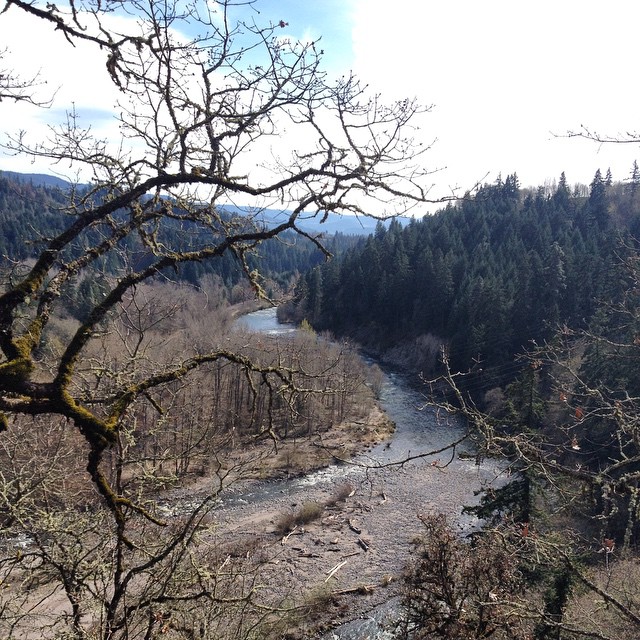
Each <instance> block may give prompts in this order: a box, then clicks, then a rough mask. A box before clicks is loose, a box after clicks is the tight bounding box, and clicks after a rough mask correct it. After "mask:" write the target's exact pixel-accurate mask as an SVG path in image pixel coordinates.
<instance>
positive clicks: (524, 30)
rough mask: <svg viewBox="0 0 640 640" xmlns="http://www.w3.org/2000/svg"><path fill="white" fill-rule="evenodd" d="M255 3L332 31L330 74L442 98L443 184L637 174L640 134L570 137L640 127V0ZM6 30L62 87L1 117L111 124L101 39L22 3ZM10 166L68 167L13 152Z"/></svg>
mask: <svg viewBox="0 0 640 640" xmlns="http://www.w3.org/2000/svg"><path fill="white" fill-rule="evenodd" d="M255 8H256V13H255V14H253V17H255V20H256V22H260V21H262V20H271V21H274V22H277V21H279V20H284V21H286V22H287V23H288V26H287V27H286V32H287V34H288V35H290V36H291V37H293V38H297V39H301V40H305V41H308V40H310V39H313V40H315V39H317V38H319V37H321V38H322V39H321V48H322V49H323V50H324V51H325V56H324V65H325V69H326V71H327V73H329V75H330V76H340V75H344V74H347V73H349V72H351V71H353V72H354V73H355V74H356V75H357V76H359V77H360V78H362V80H363V81H364V82H366V83H368V85H369V87H370V89H371V91H373V92H375V93H379V94H381V96H382V98H383V99H387V100H393V99H402V98H404V97H410V98H413V97H415V98H417V99H418V100H419V101H420V102H422V103H423V104H425V105H431V106H432V108H431V112H430V113H429V114H428V115H427V116H426V117H425V118H423V122H422V128H421V130H420V132H419V133H418V135H419V136H420V137H421V138H422V139H423V140H424V141H425V142H428V143H430V142H434V144H433V146H432V148H431V150H430V151H429V152H428V153H427V154H426V155H425V156H424V157H423V162H424V163H425V164H426V165H427V167H428V168H430V169H433V170H435V169H438V171H437V172H436V173H435V174H434V175H433V185H434V186H433V190H432V195H433V196H434V197H439V196H446V195H450V194H451V193H458V194H461V193H463V192H464V191H466V190H469V189H471V188H472V187H473V186H474V184H476V183H477V182H494V181H495V180H496V179H497V177H498V176H499V175H502V176H503V177H504V176H506V175H508V174H511V173H514V172H515V173H517V174H518V177H519V179H520V183H521V185H522V186H539V185H543V184H552V183H553V181H554V180H556V179H557V178H558V177H559V176H560V173H561V172H563V171H564V172H565V173H566V176H567V179H568V181H569V183H570V184H574V183H582V184H589V182H591V180H592V178H593V175H594V173H595V171H596V170H597V169H601V170H602V172H603V173H604V172H606V170H607V169H608V168H610V169H611V171H612V174H613V178H614V180H624V179H626V178H628V176H629V175H630V173H631V167H632V164H633V161H634V160H635V159H638V160H639V161H640V145H638V144H625V145H621V144H618V145H610V144H606V145H602V144H598V143H594V142H591V141H586V140H583V139H579V138H572V137H567V133H568V132H569V131H579V130H580V128H581V127H582V126H585V127H587V128H589V129H590V130H592V131H597V132H598V133H601V134H603V135H609V136H618V135H621V134H624V133H625V132H634V131H640V109H638V107H639V106H640V104H639V103H640V86H639V85H638V83H637V79H636V74H635V67H636V62H637V59H638V39H637V33H636V31H637V26H638V24H640V2H637V0H609V2H608V3H606V4H605V3H602V2H594V1H592V0H553V1H552V0H536V1H535V2H533V1H530V0H520V1H518V2H514V1H513V0H484V1H481V0H447V1H446V2H445V1H443V0H392V1H390V0H385V1H383V0H315V2H302V1H300V0H258V2H257V4H256V5H255ZM258 12H259V13H258ZM25 34H29V35H28V36H25ZM0 43H4V45H5V46H7V47H8V49H9V50H10V52H11V54H12V56H13V57H12V58H10V59H12V60H19V61H20V68H21V69H22V68H23V67H24V68H25V71H24V73H25V74H28V73H36V72H38V71H40V72H41V76H42V77H43V78H47V79H48V84H47V86H46V87H43V91H46V90H47V89H49V88H52V87H57V93H56V95H55V100H54V104H53V106H52V107H51V109H49V110H42V109H36V108H30V107H27V106H25V105H14V104H11V103H8V102H7V101H4V102H1V103H0V131H1V130H4V131H16V130H17V129H27V130H30V131H34V132H39V133H38V135H40V136H42V135H44V133H43V131H44V129H42V127H43V126H44V125H46V124H47V123H50V122H53V121H57V122H60V121H61V120H63V119H64V114H65V112H66V111H67V110H68V109H69V108H70V107H71V105H72V104H75V106H76V109H77V110H78V113H79V114H80V117H81V118H82V119H84V120H83V121H84V122H85V123H87V122H91V123H92V126H93V127H94V128H95V130H96V132H98V133H99V132H101V131H110V130H109V129H106V128H105V127H107V126H108V124H109V122H110V107H111V105H113V104H114V103H115V101H116V99H117V93H116V92H115V90H114V89H113V87H111V86H109V83H108V81H107V79H106V74H104V73H103V69H104V63H103V60H102V58H101V54H100V52H98V51H95V50H91V49H90V48H88V47H77V48H76V50H74V49H73V48H72V47H70V46H69V44H68V43H67V42H66V41H65V40H64V39H63V38H62V37H61V36H60V34H59V33H53V32H52V30H51V29H50V28H48V27H47V26H46V25H43V24H38V21H37V20H36V21H34V20H33V19H28V20H27V19H26V18H25V17H24V16H21V15H20V14H19V13H18V12H17V11H15V10H14V9H11V10H9V11H7V12H5V13H4V14H2V15H0ZM36 43H37V45H36ZM96 70H99V72H96ZM111 131H112V130H111ZM109 135H117V134H114V133H113V132H112V133H110V134H109ZM0 169H4V170H15V171H25V172H46V173H51V172H57V173H62V174H63V175H64V173H65V170H67V168H65V167H56V168H53V169H51V168H47V167H45V166H43V165H41V164H38V163H35V164H31V163H30V161H29V160H21V159H18V158H15V157H7V156H4V155H0Z"/></svg>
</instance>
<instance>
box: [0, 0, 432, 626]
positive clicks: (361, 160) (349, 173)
mask: <svg viewBox="0 0 640 640" xmlns="http://www.w3.org/2000/svg"><path fill="white" fill-rule="evenodd" d="M11 11H24V12H26V13H28V14H30V15H32V16H33V18H34V20H44V21H46V22H49V23H50V24H51V26H52V28H53V29H55V30H56V31H57V32H59V34H60V37H61V40H62V42H61V44H62V45H65V46H74V45H76V44H77V43H79V42H80V41H83V42H85V43H88V44H89V45H95V46H96V47H99V48H101V49H102V50H103V51H104V55H105V68H104V69H103V70H99V69H97V70H96V73H99V72H103V73H105V74H107V75H108V77H109V78H110V80H111V81H112V82H113V83H114V84H115V85H116V86H117V87H118V89H119V90H120V95H121V99H120V103H119V105H118V109H117V113H118V115H117V120H118V124H119V127H120V132H121V139H119V140H115V141H113V140H101V139H97V138H96V137H94V134H93V132H92V130H91V127H90V126H87V127H83V126H81V124H80V122H81V121H80V120H79V119H78V117H77V115H78V114H76V113H75V112H74V111H71V112H69V114H68V117H67V120H66V123H65V124H64V125H63V126H57V127H52V128H51V129H50V136H49V138H48V139H47V140H45V141H42V140H36V141H32V140H30V139H29V136H28V133H20V134H18V135H16V136H13V137H11V138H9V142H8V143H7V144H6V148H8V149H9V150H11V151H12V152H14V153H19V154H27V155H30V156H32V157H39V158H44V159H49V160H50V161H52V162H54V163H64V165H65V166H71V167H72V170H77V171H78V172H79V175H83V176H86V178H85V179H86V181H87V182H89V186H86V187H83V186H80V185H77V186H76V187H75V188H74V189H73V190H71V191H70V193H69V200H68V205H67V206H66V207H65V208H64V209H63V210H61V211H60V216H61V218H62V219H63V220H65V227H64V230H63V231H62V232H60V233H59V234H57V235H55V237H51V238H48V239H45V240H44V242H43V243H41V245H40V247H41V248H40V250H39V252H38V253H37V255H36V256H35V258H34V260H33V261H32V262H30V263H23V264H21V263H19V262H18V261H16V260H12V259H11V256H8V258H9V259H8V260H7V261H5V265H4V267H5V268H4V273H5V277H4V280H3V292H2V294H1V296H0V350H1V352H2V359H1V361H0V412H1V422H0V430H1V431H3V432H5V433H4V434H3V435H2V437H3V438H5V442H11V441H13V438H15V437H16V436H20V438H22V439H23V440H24V442H25V443H27V444H28V447H30V449H29V451H30V453H31V454H32V456H33V459H34V460H36V461H37V465H44V466H43V467H42V474H41V476H40V475H39V473H40V471H38V470H37V469H34V468H33V467H34V465H29V464H26V465H25V464H22V463H21V462H20V460H24V459H25V455H26V454H27V452H26V451H25V450H24V448H19V447H18V448H11V447H9V449H7V450H6V452H5V457H6V460H7V465H8V466H7V467H6V469H11V470H13V471H12V472H11V473H8V475H7V477H6V478H4V481H3V495H2V505H1V506H0V508H1V509H2V511H1V514H2V518H3V521H4V523H5V524H4V525H3V526H4V527H5V528H6V531H5V534H6V536H5V537H6V539H5V542H4V547H3V548H4V549H5V553H4V554H3V560H2V563H1V567H0V571H2V575H1V576H0V579H2V580H3V584H10V585H12V587H11V589H10V590H9V591H7V592H3V593H5V594H7V595H3V599H2V600H1V602H0V606H2V607H3V612H4V614H6V615H5V616H4V620H5V621H7V622H6V624H5V623H3V624H5V626H3V627H2V632H3V633H4V634H6V635H8V636H10V635H11V634H13V633H16V634H19V633H22V632H23V631H24V629H25V628H27V629H38V632H37V633H45V631H44V630H48V631H46V633H50V635H52V636H53V635H56V634H58V635H59V634H61V633H67V634H70V635H71V636H72V637H78V638H80V637H83V638H84V637H101V638H118V637H119V638H133V637H140V638H142V637H145V638H150V637H153V636H154V634H156V633H158V632H160V630H163V631H167V630H171V631H172V632H173V633H174V634H175V636H176V637H223V635H222V634H221V633H217V632H216V631H214V630H213V626H210V627H207V628H206V629H205V627H206V625H204V626H203V627H201V628H198V629H196V628H195V627H194V626H193V625H195V622H194V620H195V619H196V618H198V617H200V619H202V620H205V621H208V622H207V624H209V623H211V625H213V620H212V619H211V618H212V616H213V617H216V616H218V613H216V612H219V611H224V610H226V609H225V608H227V609H228V608H233V607H236V608H238V607H239V608H242V607H248V606H250V603H251V602H252V601H253V596H254V593H255V590H254V589H253V588H252V587H251V580H250V579H249V578H248V577H246V576H245V577H243V576H242V570H241V569H238V570H237V571H235V570H234V571H232V572H231V574H229V573H228V572H225V571H223V567H225V568H229V564H228V563H227V564H225V561H224V560H220V559H216V558H208V559H206V558H205V559H203V558H195V557H194V555H193V554H192V553H191V548H192V545H193V542H194V540H195V539H196V538H197V537H198V535H199V532H200V531H202V527H203V524H204V523H205V522H206V518H207V517H208V516H207V514H208V512H209V510H210V508H211V506H212V504H213V500H214V497H215V495H216V493H217V492H218V491H219V488H220V486H221V484H222V480H223V478H224V477H225V474H227V473H229V469H228V468H226V467H224V465H222V463H221V462H220V460H219V457H218V458H217V457H216V455H217V454H219V453H223V452H224V443H223V442H222V440H220V439H219V438H218V432H217V431H216V430H215V428H214V426H215V425H211V424H209V425H207V424H205V425H203V424H202V422H201V421H205V423H206V420H205V417H204V416H203V415H201V414H198V413H197V412H190V413H189V415H188V416H183V421H184V423H183V424H182V427H183V428H181V429H179V430H174V431H173V433H174V434H175V438H174V439H173V441H172V442H171V443H169V442H168V441H167V440H166V433H169V432H164V433H163V435H162V436H158V438H157V439H155V436H154V433H156V431H155V430H154V429H155V428H154V427H153V425H154V424H155V425H157V424H163V423H165V424H166V422H167V421H175V420H177V419H178V416H179V415H180V414H181V411H182V409H183V408H184V407H189V408H193V407H192V403H191V402H190V399H189V387H187V386H186V384H185V383H186V381H187V380H188V379H190V378H192V377H193V376H195V375H196V373H197V372H201V373H198V374H197V375H199V376H201V377H200V378H195V380H196V381H197V380H198V379H199V380H203V379H204V378H203V377H202V376H210V377H207V379H208V380H210V379H214V380H215V377H216V375H217V374H216V368H218V370H219V368H220V367H225V366H227V365H229V366H233V367H237V368H238V371H239V372H240V373H239V374H238V378H237V383H238V385H240V383H242V385H243V386H242V387H240V386H238V390H239V391H240V390H243V392H242V395H240V394H239V395H238V396H237V398H238V410H242V411H244V410H245V409H246V410H247V411H248V412H249V415H250V416H251V417H250V418H249V420H253V419H254V416H255V415H257V414H256V410H257V408H258V407H259V405H260V402H262V405H261V407H262V409H263V415H264V420H260V421H259V424H258V425H257V427H258V434H262V435H265V436H270V437H275V436H276V433H275V431H276V427H277V426H278V425H277V420H278V419H279V417H280V416H281V415H282V414H281V413H280V411H279V407H286V408H289V409H292V410H296V409H297V410H298V412H299V413H301V414H304V413H305V412H306V411H307V408H306V405H307V404H308V403H305V401H303V400H302V399H301V398H302V396H301V394H302V393H303V392H305V391H312V392H318V391H322V390H323V388H322V385H320V384H316V383H311V382H310V381H312V380H313V379H315V378H317V375H318V372H316V371H305V367H306V366H307V365H306V364H305V363H304V362H302V361H300V360H299V359H298V360H296V359H293V360H291V361H289V362H286V361H285V360H284V359H283V358H282V357H281V356H280V355H279V354H277V353H274V357H273V359H271V360H267V359H265V358H264V357H263V356H261V355H260V354H256V353H251V352H248V351H247V350H246V349H243V348H239V349H236V348H234V345H233V343H231V342H221V341H217V340H216V336H215V335H212V336H208V339H195V338H194V339H190V340H189V341H186V342H183V343H182V344H181V345H180V348H179V349H174V350H171V349H163V345H162V344H159V341H158V337H159V330H160V327H161V326H162V324H163V323H166V322H170V318H171V313H170V311H171V307H172V306H174V307H175V305H176V301H175V300H174V301H172V302H171V303H170V304H167V303H166V299H165V301H161V303H156V302H154V303H153V304H152V303H151V301H149V300H146V301H143V298H142V297H141V292H142V289H143V287H144V286H145V284H146V283H152V282H156V281H169V280H171V279H177V280H179V278H176V274H178V275H179V272H180V269H181V267H182V266H183V265H185V264H187V263H190V262H200V261H205V260H215V259H217V258H220V257H222V256H225V255H227V254H231V255H233V256H234V258H235V259H236V261H237V265H238V268H240V269H243V270H244V272H245V274H246V277H247V279H248V281H249V282H250V283H251V285H252V287H253V288H254V290H255V292H256V293H257V295H262V296H264V292H263V290H262V281H261V277H260V274H259V272H258V271H256V270H251V269H250V268H249V266H248V263H247V257H248V256H249V255H250V254H251V253H252V252H254V251H255V250H256V249H257V247H258V246H259V245H260V244H261V243H263V242H267V241H269V240H271V239H274V238H276V237H277V236H278V235H279V234H281V233H282V232H283V231H285V230H293V231H294V232H297V233H298V234H299V235H300V236H303V237H305V238H307V239H309V240H310V241H312V242H314V243H315V244H316V245H317V247H318V248H319V249H321V250H323V251H324V252H325V254H327V255H328V252H327V251H326V250H325V249H324V247H323V246H322V242H321V240H320V239H319V238H318V237H312V236H310V235H309V234H308V233H305V232H304V231H303V230H302V229H301V228H300V226H299V220H300V219H301V217H302V216H303V214H304V215H305V216H309V215H317V216H320V217H321V218H324V217H326V215H327V214H329V213H334V212H336V213H341V212H350V213H355V214H359V215H369V214H371V213H379V214H380V215H384V216H389V215H394V214H396V213H401V212H405V211H406V210H407V209H408V208H410V207H411V206H413V205H416V204H419V203H422V202H426V201H427V200H428V197H429V196H428V186H427V185H426V184H425V178H426V177H427V176H428V171H425V170H423V169H420V168H419V166H418V165H417V161H416V158H417V156H418V155H419V154H420V153H421V151H422V150H421V149H419V148H416V146H415V145H414V144H413V141H412V128H413V123H414V121H415V119H416V117H417V116H419V115H420V114H421V113H423V112H424V111H425V110H424V109H423V108H422V107H420V106H419V105H418V104H416V103H414V102H412V101H409V100H405V101H401V102H398V103H395V104H392V105H390V106H386V105H383V104H382V102H381V101H380V99H379V98H378V97H377V96H367V94H366V91H365V89H364V88H363V87H361V86H360V85H359V84H358V82H357V80H356V79H355V78H353V77H346V78H341V79H339V80H338V81H336V82H335V83H331V82H329V81H328V80H327V77H326V76H325V74H324V73H323V71H322V68H321V51H319V49H318V46H317V43H298V42H296V41H293V40H291V39H289V38H282V37H279V33H280V32H282V31H283V29H284V28H285V27H286V23H285V22H284V21H281V22H280V23H278V24H268V25H258V24H257V23H256V22H255V21H254V17H255V18H257V17H258V13H257V12H255V11H254V10H253V4H252V3H251V2H249V3H246V2H238V3H235V2H230V1H227V0H222V1H219V2H204V1H203V2H199V1H196V2H193V3H188V4H185V3H181V2H156V1H155V0H145V1H142V0H140V1H139V0H134V1H132V2H108V3H105V2H102V1H101V0H96V1H91V0H90V1H87V2H76V1H75V0H69V2H67V3H57V4H48V5H46V7H42V6H41V5H38V4H36V3H33V2H25V1H21V0H7V1H6V2H5V3H4V12H11ZM112 13H116V14H120V16H129V17H130V18H131V21H130V24H131V28H130V31H129V32H127V33H123V32H121V29H122V24H123V22H122V21H120V22H118V23H117V25H118V26H117V28H116V27H113V26H112V24H113V23H112V22H111V20H110V18H111V14H112ZM0 19H2V16H1V15H0ZM187 34H188V35H187ZM13 77H14V76H11V75H9V76H8V75H6V74H5V75H4V76H3V78H4V81H5V86H7V87H9V89H10V91H14V93H13V96H12V97H14V98H20V96H21V94H20V90H21V88H22V87H21V86H20V85H18V93H15V90H16V87H15V86H14V89H11V86H12V85H11V83H12V82H14V80H13ZM9 95H11V94H9ZM285 131H286V133H287V136H285V135H284V133H285ZM288 139H291V140H292V141H293V142H292V143H291V144H290V149H288V150H287V140H288ZM272 146H273V147H275V150H274V148H272ZM234 204H241V205H247V206H249V207H250V210H251V212H252V215H242V216H239V215H237V214H234V213H233V209H232V208H226V207H228V206H229V205H234ZM275 205H277V206H278V207H279V208H281V209H282V210H283V211H286V212H287V215H286V218H285V219H284V221H283V222H281V223H280V224H278V225H277V226H275V227H268V226H265V225H264V224H262V223H261V221H260V212H261V211H262V209H263V208H264V207H266V206H275ZM83 282H90V283H92V285H93V292H92V296H93V297H92V298H91V300H90V302H89V304H88V305H87V309H86V313H85V315H84V317H83V320H82V321H79V322H74V321H72V320H70V319H69V318H68V315H67V310H66V309H65V302H64V301H65V296H66V295H67V294H68V293H69V292H70V291H72V290H74V289H77V288H78V287H79V286H80V284H81V283H83ZM61 327H64V329H65V330H64V331H61V330H60V329H61ZM236 346H237V345H236ZM343 378H344V379H347V378H348V376H346V375H345V376H343ZM220 384H221V385H222V384H227V381H223V380H222V379H220ZM213 388H215V387H213ZM258 390H261V391H263V390H264V391H266V392H268V396H267V397H268V398H269V399H268V400H266V401H264V400H261V401H260V402H258V401H257V400H256V398H257V397H258V393H257V392H258ZM202 399H203V397H202V396H201V395H199V396H198V397H197V399H195V402H200V401H201V400H202ZM209 404H210V406H211V407H214V406H215V398H213V397H211V398H210V400H209ZM277 409H278V410H277ZM338 410H339V411H340V412H342V407H339V408H338ZM240 415H242V414H241V413H237V416H240ZM140 423H142V424H143V425H144V429H139V428H138V426H139V424H140ZM176 424H177V423H176ZM51 429H55V433H56V434H57V435H56V436H55V437H54V438H53V442H52V437H51V436H48V435H47V434H49V433H50V430H51ZM207 429H209V430H207ZM145 433H146V434H147V436H146V437H149V438H150V439H149V440H147V442H146V444H145V443H144V442H143V441H142V440H141V438H142V439H143V438H144V437H145V436H144V434H145ZM178 435H179V437H178ZM221 437H222V436H221ZM163 438H165V440H163ZM56 439H57V440H59V442H60V443H61V445H60V446H61V447H62V448H57V447H56V446H53V445H54V443H55V442H56ZM205 440H207V441H212V442H213V444H211V446H210V448H209V449H207V450H208V451H210V452H213V457H212V460H213V462H214V464H215V465H217V467H216V470H215V471H216V473H215V474H214V478H215V482H214V484H213V485H212V486H211V488H210V493H209V495H208V496H206V497H205V498H204V499H203V500H201V501H199V502H198V504H195V505H193V506H192V508H191V509H190V511H189V513H188V514H186V515H183V516H181V517H180V519H178V520H175V519H169V520H168V519H167V518H166V517H165V516H164V515H163V512H162V510H161V509H160V505H158V504H157V503H156V502H155V501H153V500H152V499H151V498H152V497H153V494H149V493H148V490H149V486H150V485H149V483H148V482H146V480H145V478H150V477H151V476H154V477H155V480H156V481H157V465H155V462H153V465H154V468H155V469H156V470H155V471H154V472H153V473H152V474H148V475H147V476H145V475H144V474H145V473H148V472H149V466H148V464H147V463H148V462H149V459H150V456H151V457H152V452H151V449H150V447H151V446H152V444H153V446H155V447H161V448H162V451H160V449H158V450H157V451H156V453H157V456H158V458H163V459H164V461H165V463H166V462H167V461H168V460H170V461H172V463H173V472H174V474H179V473H182V472H185V469H188V465H189V464H190V461H191V460H192V459H193V458H192V455H193V452H194V451H196V450H197V449H199V447H200V446H201V445H202V444H203V443H204V441H205ZM63 445H64V446H63ZM170 445H171V446H170ZM145 447H146V448H145ZM153 455H155V454H153ZM69 456H71V457H72V459H73V461H74V464H73V465H68V463H67V462H66V461H68V460H69V459H70V458H69ZM81 459H84V462H83V463H82V465H81V466H83V467H84V468H85V469H86V473H85V472H81V471H79V467H80V462H79V460H81ZM37 465H36V467H37ZM65 465H66V466H65ZM185 465H186V466H185ZM3 468H4V467H3ZM165 469H166V468H165ZM25 474H26V475H25ZM12 523H14V524H15V523H20V530H21V531H23V532H30V534H29V536H28V540H27V543H26V550H25V551H21V552H20V553H19V554H15V553H14V549H13V547H12V545H14V544H16V542H15V540H13V539H12V538H11V535H10V534H11V531H12V529H11V526H12ZM105 533H106V534H107V535H105ZM7 536H8V537H7ZM200 560H202V562H200ZM254 575H255V574H254ZM53 576H55V577H53ZM223 585H224V587H223ZM47 589H49V591H47ZM58 594H62V599H63V602H62V603H61V604H60V607H59V608H58V609H56V607H55V606H54V607H53V609H52V608H51V606H50V605H52V604H54V605H55V602H56V598H57V597H58ZM200 605H202V606H200ZM196 609H197V611H198V613H197V615H196V613H194V611H195V610H196ZM189 612H191V614H189ZM205 612H207V613H205ZM256 612H258V609H255V610H254V613H256ZM188 615H191V616H192V617H191V618H190V622H188V621H187V619H186V618H184V616H187V617H188ZM220 615H222V614H220ZM179 616H183V618H182V622H181V623H180V624H179V625H178V623H177V622H175V621H176V620H177V619H178V617H179ZM193 616H195V618H194V617H193ZM256 616H257V617H256ZM256 616H254V617H252V618H251V620H252V622H251V624H255V621H256V619H259V617H260V616H259V615H258V613H256ZM222 618H224V619H225V620H228V618H225V617H224V615H223V616H222ZM222 618H220V616H218V617H217V618H216V619H222ZM247 620H249V618H247ZM247 624H249V622H247ZM7 625H8V626H7ZM21 625H22V626H21ZM25 625H26V627H25ZM190 625H191V626H190ZM222 627H223V628H224V629H225V633H226V634H227V635H228V636H231V635H232V634H231V631H230V629H231V627H230V626H229V625H226V626H225V624H223V625H222ZM207 629H208V630H207ZM234 633H236V636H237V637H242V636H243V634H244V633H246V629H245V628H243V627H242V626H239V627H237V629H236V632H234Z"/></svg>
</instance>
